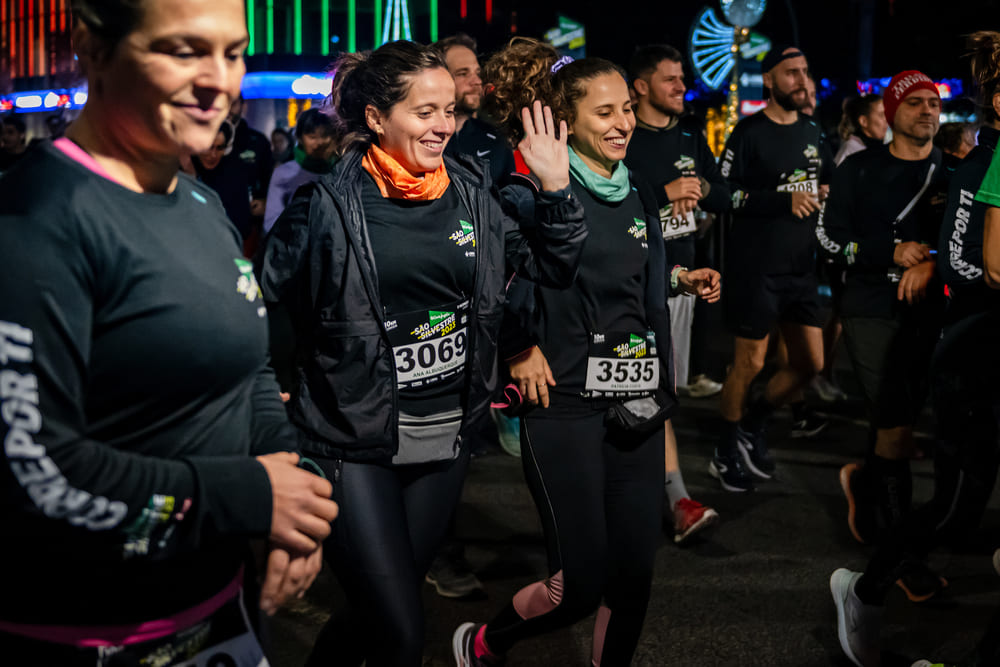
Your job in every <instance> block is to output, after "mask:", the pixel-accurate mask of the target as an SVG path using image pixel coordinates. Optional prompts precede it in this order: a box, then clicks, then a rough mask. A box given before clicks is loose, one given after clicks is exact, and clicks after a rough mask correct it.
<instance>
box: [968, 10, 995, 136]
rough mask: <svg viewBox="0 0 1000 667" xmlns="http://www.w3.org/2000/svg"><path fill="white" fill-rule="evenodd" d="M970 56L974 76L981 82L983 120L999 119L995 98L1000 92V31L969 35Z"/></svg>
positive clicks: (980, 103) (985, 31) (981, 31)
mask: <svg viewBox="0 0 1000 667" xmlns="http://www.w3.org/2000/svg"><path fill="white" fill-rule="evenodd" d="M969 51H970V53H969V56H970V58H971V60H972V76H973V77H974V78H975V79H976V83H978V84H979V106H980V108H981V110H982V113H983V120H984V121H986V122H988V123H991V122H994V121H996V120H998V119H1000V116H998V115H997V111H996V109H995V108H994V107H993V98H994V97H995V96H996V95H998V94H1000V32H993V31H990V30H980V31H979V32H974V33H972V34H971V35H970V36H969Z"/></svg>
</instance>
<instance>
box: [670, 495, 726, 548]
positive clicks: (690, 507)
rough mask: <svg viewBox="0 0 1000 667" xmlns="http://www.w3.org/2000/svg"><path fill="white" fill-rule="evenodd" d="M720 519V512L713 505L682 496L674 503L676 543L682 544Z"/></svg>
mask: <svg viewBox="0 0 1000 667" xmlns="http://www.w3.org/2000/svg"><path fill="white" fill-rule="evenodd" d="M718 520H719V513H718V512H716V511H715V510H714V509H712V508H711V507H705V506H704V505H702V504H701V503H699V502H698V501H696V500H691V499H690V498H681V499H680V500H678V501H677V504H676V505H674V543H676V544H682V543H683V542H684V541H685V540H687V538H689V537H691V536H692V535H694V534H695V533H698V532H701V531H702V530H704V529H706V528H708V527H709V526H711V525H712V524H714V523H715V522H716V521H718Z"/></svg>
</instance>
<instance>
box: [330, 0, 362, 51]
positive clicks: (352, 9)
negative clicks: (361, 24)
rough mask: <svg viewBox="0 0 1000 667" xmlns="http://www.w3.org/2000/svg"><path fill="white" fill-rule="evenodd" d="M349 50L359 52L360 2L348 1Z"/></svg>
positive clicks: (356, 0) (355, 0)
mask: <svg viewBox="0 0 1000 667" xmlns="http://www.w3.org/2000/svg"><path fill="white" fill-rule="evenodd" d="M327 41H330V40H329V39H328V40H327ZM347 50H348V52H350V53H354V52H355V51H357V50H358V0H347Z"/></svg>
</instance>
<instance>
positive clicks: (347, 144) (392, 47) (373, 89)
mask: <svg viewBox="0 0 1000 667" xmlns="http://www.w3.org/2000/svg"><path fill="white" fill-rule="evenodd" d="M435 68H441V69H443V70H444V71H445V72H447V71H448V67H447V65H445V62H444V57H443V56H442V55H441V54H440V53H439V52H438V51H436V50H434V49H433V48H431V47H429V46H424V45H422V44H417V43H416V42H407V41H398V42H388V43H386V44H383V45H382V46H380V47H379V48H377V49H375V50H374V51H363V52H360V53H344V54H342V55H341V56H340V57H338V58H337V59H336V60H335V61H334V63H333V65H332V66H331V69H332V70H333V71H334V72H335V74H334V77H333V85H332V89H331V91H330V97H328V98H327V100H326V108H327V109H329V110H332V111H333V121H334V125H335V127H336V129H337V132H336V134H337V136H338V144H339V151H340V152H341V153H345V152H347V151H348V150H350V149H352V148H367V146H368V145H370V144H371V143H373V142H375V141H376V136H375V132H374V131H373V130H372V129H371V128H369V127H368V121H367V119H366V117H365V109H366V108H367V107H368V105H369V104H370V105H372V106H373V107H375V108H376V109H378V110H379V111H380V112H381V113H386V114H387V113H389V110H390V109H392V107H393V106H394V105H395V104H397V103H398V102H400V101H402V100H403V99H404V98H406V96H407V94H409V92H410V85H411V84H412V82H413V77H415V76H416V75H417V74H419V73H421V72H423V71H424V70H428V69H435Z"/></svg>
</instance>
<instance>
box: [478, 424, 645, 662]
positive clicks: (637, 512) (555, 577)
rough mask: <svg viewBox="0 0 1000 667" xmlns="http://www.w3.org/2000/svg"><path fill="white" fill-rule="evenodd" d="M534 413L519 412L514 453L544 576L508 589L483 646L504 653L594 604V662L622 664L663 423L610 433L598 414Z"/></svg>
mask: <svg viewBox="0 0 1000 667" xmlns="http://www.w3.org/2000/svg"><path fill="white" fill-rule="evenodd" d="M539 412H540V411H536V412H535V413H532V414H531V415H530V416H528V417H523V418H522V419H521V457H522V462H523V464H524V474H525V477H526V478H527V482H528V487H529V488H530V490H531V495H532V497H533V499H534V501H535V506H536V507H537V508H538V513H539V515H540V516H541V520H542V527H543V528H544V531H545V539H546V545H547V548H548V557H549V579H547V580H545V581H542V582H538V583H535V584H531V585H529V586H527V587H526V588H524V589H522V590H521V591H519V592H518V593H517V594H516V595H515V596H514V599H513V601H512V602H511V603H510V604H508V605H507V607H505V608H504V609H503V610H502V611H501V612H500V613H499V614H498V615H497V617H496V618H494V619H493V620H492V621H490V622H489V623H488V624H487V627H486V632H485V640H486V644H487V645H488V646H489V647H490V649H491V650H492V651H493V652H495V653H504V652H506V651H507V650H508V649H509V648H510V647H511V646H513V644H514V643H515V642H517V641H520V640H521V639H525V638H527V637H532V636H535V635H539V634H542V633H545V632H549V631H551V630H554V629H556V628H561V627H564V626H567V625H570V624H572V623H575V622H576V621H578V620H580V619H582V618H584V617H586V616H588V615H590V614H591V613H593V612H594V610H595V609H598V607H599V606H601V609H600V611H599V612H598V619H597V627H596V628H595V631H594V659H595V663H596V664H598V665H605V666H608V665H628V664H629V663H630V662H631V660H632V654H633V653H634V652H635V647H636V644H637V643H638V641H639V635H640V633H641V632H642V624H643V621H644V620H645V617H646V607H647V604H648V602H649V592H650V587H651V585H652V580H653V562H654V559H655V556H656V548H657V546H658V545H659V542H660V521H661V512H662V501H663V498H662V496H663V428H662V427H661V428H659V429H657V430H656V431H654V432H653V433H652V434H651V435H649V436H646V437H638V438H636V437H627V436H621V435H617V436H616V435H615V434H613V433H609V432H608V430H607V429H606V428H605V427H604V424H603V419H604V416H603V414H602V413H595V414H593V415H588V416H586V417H582V418H576V419H549V418H545V417H544V416H542V415H539V414H538V413H539ZM602 600H603V605H602Z"/></svg>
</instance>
